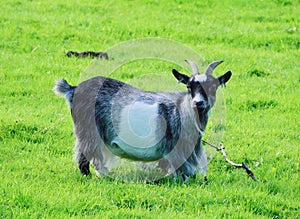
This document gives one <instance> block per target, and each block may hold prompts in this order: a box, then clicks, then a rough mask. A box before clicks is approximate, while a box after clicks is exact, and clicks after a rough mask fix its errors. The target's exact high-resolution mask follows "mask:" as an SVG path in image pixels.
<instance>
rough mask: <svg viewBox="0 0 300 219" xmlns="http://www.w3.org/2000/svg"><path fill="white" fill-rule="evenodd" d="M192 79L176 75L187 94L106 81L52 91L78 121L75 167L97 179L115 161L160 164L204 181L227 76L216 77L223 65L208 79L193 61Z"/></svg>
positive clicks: (98, 79)
mask: <svg viewBox="0 0 300 219" xmlns="http://www.w3.org/2000/svg"><path fill="white" fill-rule="evenodd" d="M186 62H187V63H188V64H189V65H190V66H191V68H192V72H193V75H192V76H190V77H189V76H187V75H184V74H181V73H179V72H178V71H177V70H175V69H173V71H172V72H173V75H174V76H175V78H176V79H177V80H178V81H179V82H181V83H183V84H185V85H186V87H187V91H186V92H150V91H144V90H140V89H137V88H135V87H133V86H131V85H128V84H126V83H123V82H121V81H118V80H114V79H111V78H106V77H101V76H99V77H94V78H91V79H89V80H86V81H84V82H82V83H80V84H79V85H78V86H71V85H70V84H68V82H67V81H66V80H64V79H61V80H58V81H56V85H55V87H54V88H53V90H54V92H55V93H56V94H58V95H61V96H63V97H65V99H66V100H67V102H68V104H69V106H70V109H71V113H72V118H73V121H74V134H75V136H76V143H75V151H76V156H75V158H76V161H77V162H78V164H79V169H80V171H81V173H82V174H84V175H89V174H90V170H89V164H90V162H91V163H92V164H93V165H94V167H95V170H96V173H97V175H98V176H100V175H102V174H105V173H108V171H109V169H108V163H109V162H110V161H111V159H113V157H114V156H118V157H121V158H126V159H129V160H133V161H142V162H150V161H158V164H159V165H158V166H159V167H160V168H161V169H162V170H163V171H164V172H165V173H166V174H173V176H174V178H177V177H180V178H181V179H182V180H186V179H188V177H195V176H196V173H197V172H198V171H199V172H201V173H202V174H203V175H204V176H205V175H206V169H207V158H206V154H205V151H204V149H203V146H202V144H201V139H202V136H203V134H204V131H205V128H206V125H207V122H208V118H209V115H210V111H211V108H212V107H213V105H214V103H215V100H216V91H217V88H218V87H219V86H220V85H225V83H226V82H227V81H228V80H229V79H230V77H231V72H230V71H228V72H226V73H225V74H224V75H222V76H220V77H217V78H216V77H214V76H213V75H212V73H213V70H214V69H215V68H216V67H217V66H218V65H219V64H220V63H222V61H217V62H213V63H211V64H210V65H209V66H208V67H207V69H206V71H205V73H204V74H199V71H198V67H197V65H196V64H195V63H194V62H192V61H189V60H186Z"/></svg>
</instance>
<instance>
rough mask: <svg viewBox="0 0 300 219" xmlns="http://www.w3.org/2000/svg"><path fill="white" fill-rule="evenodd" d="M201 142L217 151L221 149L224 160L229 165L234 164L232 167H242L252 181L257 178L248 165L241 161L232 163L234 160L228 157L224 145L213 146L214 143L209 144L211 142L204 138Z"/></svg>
mask: <svg viewBox="0 0 300 219" xmlns="http://www.w3.org/2000/svg"><path fill="white" fill-rule="evenodd" d="M202 142H204V143H205V144H207V145H209V146H211V147H213V148H215V149H216V150H217V151H221V152H222V154H223V157H224V158H225V161H226V162H227V163H229V164H230V165H232V166H234V167H236V168H244V169H245V170H246V172H247V174H248V175H249V176H250V177H251V178H252V179H253V180H254V181H257V178H256V177H255V176H254V174H253V172H252V171H251V170H250V169H249V167H248V166H247V165H246V164H245V163H242V164H236V163H234V162H232V161H231V160H229V159H228V157H227V154H226V152H225V147H224V146H219V147H218V146H215V145H213V144H211V143H209V142H207V141H205V140H202Z"/></svg>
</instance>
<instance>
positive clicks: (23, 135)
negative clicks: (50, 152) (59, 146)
mask: <svg viewBox="0 0 300 219" xmlns="http://www.w3.org/2000/svg"><path fill="white" fill-rule="evenodd" d="M49 135H51V134H50V133H49V129H47V128H43V127H40V126H38V125H36V124H30V125H29V124H24V123H23V122H19V121H16V122H14V123H12V124H5V125H1V126H0V139H2V140H4V139H11V138H14V139H19V140H20V141H21V142H24V141H25V142H29V143H38V144H40V143H44V142H45V141H47V139H46V138H47V136H49ZM48 141H49V140H48ZM22 149H24V148H22Z"/></svg>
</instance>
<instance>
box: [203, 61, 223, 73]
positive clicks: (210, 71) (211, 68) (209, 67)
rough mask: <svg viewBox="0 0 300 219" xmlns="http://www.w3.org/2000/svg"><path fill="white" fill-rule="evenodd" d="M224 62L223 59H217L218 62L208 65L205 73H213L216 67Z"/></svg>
mask: <svg viewBox="0 0 300 219" xmlns="http://www.w3.org/2000/svg"><path fill="white" fill-rule="evenodd" d="M222 62H223V60H220V61H216V62H213V63H211V64H209V66H208V67H207V69H206V71H205V74H206V75H212V73H213V71H214V69H215V68H216V67H217V66H218V65H220V64H221V63H222Z"/></svg>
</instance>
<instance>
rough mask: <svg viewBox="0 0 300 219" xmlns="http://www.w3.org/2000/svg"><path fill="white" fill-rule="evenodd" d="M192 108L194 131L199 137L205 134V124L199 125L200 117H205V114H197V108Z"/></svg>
mask: <svg viewBox="0 0 300 219" xmlns="http://www.w3.org/2000/svg"><path fill="white" fill-rule="evenodd" d="M192 108H193V111H194V121H195V126H196V129H197V130H198V132H199V133H200V134H201V136H203V135H204V133H205V128H206V123H201V120H200V117H204V116H206V113H205V112H203V113H202V114H201V113H199V111H198V109H197V107H192ZM202 119H204V120H205V119H206V118H202Z"/></svg>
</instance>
